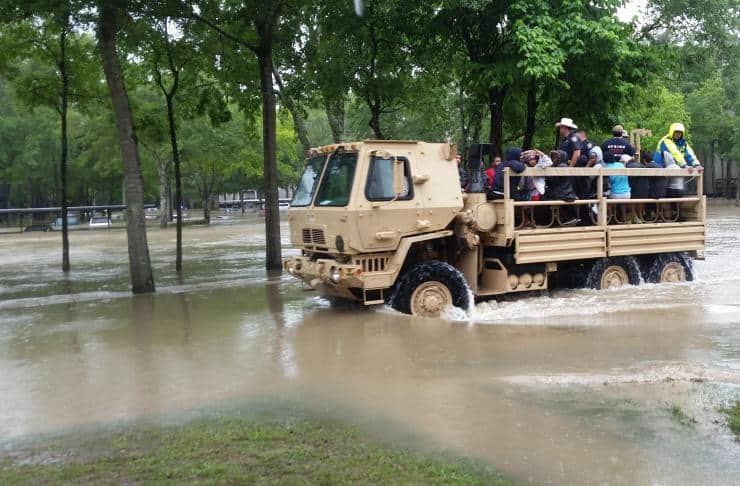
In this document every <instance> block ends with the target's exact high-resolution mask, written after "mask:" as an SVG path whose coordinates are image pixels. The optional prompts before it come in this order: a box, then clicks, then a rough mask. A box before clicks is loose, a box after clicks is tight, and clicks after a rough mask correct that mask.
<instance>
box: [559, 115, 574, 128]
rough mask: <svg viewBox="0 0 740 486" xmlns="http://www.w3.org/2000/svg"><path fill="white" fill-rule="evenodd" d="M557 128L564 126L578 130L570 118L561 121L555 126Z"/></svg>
mask: <svg viewBox="0 0 740 486" xmlns="http://www.w3.org/2000/svg"><path fill="white" fill-rule="evenodd" d="M555 126H556V127H559V126H564V127H568V128H573V129H576V128H578V127H577V126H576V124H575V123H573V120H571V119H570V118H561V119H560V121H559V122H558V123H556V124H555Z"/></svg>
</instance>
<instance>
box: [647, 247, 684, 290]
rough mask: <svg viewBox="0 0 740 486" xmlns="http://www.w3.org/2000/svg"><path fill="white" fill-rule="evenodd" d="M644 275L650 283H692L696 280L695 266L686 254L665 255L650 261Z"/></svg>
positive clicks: (657, 256)
mask: <svg viewBox="0 0 740 486" xmlns="http://www.w3.org/2000/svg"><path fill="white" fill-rule="evenodd" d="M643 273H644V276H645V281H646V282H650V283H668V282H690V281H692V280H694V265H693V263H692V261H691V258H689V256H688V255H686V254H685V253H664V254H662V255H656V256H655V257H654V258H653V259H652V260H650V261H649V263H648V264H647V265H646V270H645V272H643Z"/></svg>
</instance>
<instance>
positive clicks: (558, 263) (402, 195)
mask: <svg viewBox="0 0 740 486" xmlns="http://www.w3.org/2000/svg"><path fill="white" fill-rule="evenodd" d="M455 155H456V147H455V146H454V145H453V144H447V143H424V142H418V141H389V140H382V141H364V142H357V143H342V144H336V145H330V146H326V147H319V148H316V149H312V150H311V151H310V155H309V157H308V159H307V161H306V166H305V170H304V172H303V175H302V177H301V179H300V182H299V185H298V188H297V190H296V191H295V196H294V197H293V200H292V202H291V207H290V209H289V212H288V219H289V223H290V238H291V243H292V245H293V246H294V247H296V248H299V249H300V250H301V255H300V256H296V257H292V258H289V259H287V260H285V262H284V268H285V270H286V271H287V272H289V273H290V274H291V275H294V276H295V277H297V278H299V279H301V280H302V281H303V282H305V284H307V285H308V286H310V287H311V288H313V289H316V290H318V291H319V292H320V293H321V295H323V296H326V297H328V298H332V299H335V298H338V299H349V300H354V301H359V302H361V303H362V304H365V305H374V304H383V303H386V304H389V305H391V306H392V307H393V308H395V309H397V310H399V311H401V312H404V313H410V314H413V315H417V316H430V317H434V316H439V315H440V314H442V313H443V312H444V311H445V310H446V309H447V308H448V307H449V306H456V307H460V308H462V309H465V310H467V309H468V308H469V307H470V306H471V305H472V304H473V302H474V299H475V300H480V299H484V298H490V297H495V296H500V295H503V294H509V293H514V292H531V291H542V290H547V289H549V288H552V287H553V286H556V285H558V286H562V285H567V286H583V287H591V288H596V289H606V288H613V287H619V286H622V285H627V284H631V285H637V284H639V283H641V281H646V282H654V283H657V282H674V281H685V280H691V279H692V278H693V266H692V258H701V256H702V252H703V249H704V243H705V227H704V219H705V214H706V200H705V197H704V196H703V195H702V193H701V190H702V189H701V188H702V184H701V182H702V181H701V174H700V173H697V172H692V171H690V170H689V169H685V170H667V169H593V168H548V169H527V170H526V171H525V172H524V173H522V174H517V175H516V177H519V176H521V175H524V176H535V177H547V178H552V177H573V176H577V177H590V178H594V179H595V183H596V185H597V188H598V189H597V194H596V197H595V198H594V199H588V200H576V201H573V202H565V201H514V200H513V199H512V198H511V197H510V194H511V190H512V189H511V187H510V185H511V180H516V179H515V178H514V177H505V191H504V192H505V197H504V199H502V200H486V195H485V194H484V193H482V192H481V191H478V192H466V191H464V190H463V189H462V188H461V184H460V176H459V172H458V167H457V163H456V162H455ZM478 164H479V162H475V163H472V162H471V163H470V165H471V166H474V167H476V169H475V171H476V173H480V171H479V170H478V169H477V167H478ZM507 171H508V169H507ZM609 175H628V176H631V177H653V178H661V177H674V178H675V177H680V178H693V177H697V178H698V179H699V181H698V183H697V184H696V188H697V189H696V193H695V194H694V195H691V196H686V197H683V198H674V199H660V200H657V199H644V200H643V199H640V200H636V199H630V200H620V199H608V198H607V197H605V195H604V189H603V188H604V184H603V181H604V178H605V177H607V176H609ZM594 179H592V181H594ZM468 190H470V186H469V187H468ZM638 204H639V205H644V206H646V207H651V208H652V212H651V214H652V219H651V220H649V221H645V222H643V223H642V224H632V223H628V222H627V221H628V220H630V216H629V215H630V211H632V210H633V208H634V207H635V205H638ZM566 208H567V209H566ZM577 208H580V214H581V215H582V216H586V217H587V218H589V219H590V221H589V222H588V223H589V224H588V225H586V226H573V227H567V226H562V225H561V224H560V221H561V220H562V219H565V218H561V217H560V215H561V213H563V212H567V211H575V210H576V209H577ZM525 212H529V213H525ZM535 213H537V214H536V217H537V219H538V221H539V224H538V225H537V227H536V228H531V229H530V228H526V229H525V227H524V226H523V225H522V221H523V220H524V219H525V218H524V215H525V214H531V215H534V214H535Z"/></svg>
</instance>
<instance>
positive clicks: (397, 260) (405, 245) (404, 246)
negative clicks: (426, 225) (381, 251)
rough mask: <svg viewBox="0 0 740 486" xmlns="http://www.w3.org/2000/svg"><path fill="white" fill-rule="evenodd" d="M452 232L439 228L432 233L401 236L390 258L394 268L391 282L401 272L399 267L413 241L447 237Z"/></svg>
mask: <svg viewBox="0 0 740 486" xmlns="http://www.w3.org/2000/svg"><path fill="white" fill-rule="evenodd" d="M452 234H453V232H452V230H441V231H435V232H433V233H424V234H421V235H416V236H407V237H406V238H402V239H401V243H399V245H398V249H396V253H395V255H393V258H391V265H392V268H394V271H393V278H392V279H391V280H392V283H395V282H396V279H397V278H398V274H399V273H400V272H401V268H402V267H403V263H404V262H405V261H406V256H407V255H408V253H409V250H410V249H411V247H412V246H413V244H414V243H418V242H420V241H429V240H436V239H441V238H447V237H448V236H452Z"/></svg>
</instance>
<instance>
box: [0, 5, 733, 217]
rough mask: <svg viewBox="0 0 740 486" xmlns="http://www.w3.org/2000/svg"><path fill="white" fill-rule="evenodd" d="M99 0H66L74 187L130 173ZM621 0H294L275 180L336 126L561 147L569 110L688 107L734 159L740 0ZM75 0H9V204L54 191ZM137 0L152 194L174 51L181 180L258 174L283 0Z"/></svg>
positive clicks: (73, 193)
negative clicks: (99, 37) (639, 12)
mask: <svg viewBox="0 0 740 486" xmlns="http://www.w3.org/2000/svg"><path fill="white" fill-rule="evenodd" d="M93 3H94V2H88V1H83V0H79V1H78V0H72V1H71V2H70V4H69V5H70V6H71V13H72V17H71V18H72V29H71V31H70V35H69V37H68V52H69V57H70V63H69V66H68V68H69V71H70V76H71V78H70V81H71V100H70V101H71V112H70V126H69V130H70V132H69V140H70V154H69V156H70V167H69V172H70V197H71V199H72V201H73V202H75V203H84V202H92V201H93V200H94V201H96V202H118V201H120V192H121V184H120V177H121V167H120V150H119V148H118V146H117V145H118V141H117V136H116V131H115V124H114V119H113V116H112V114H111V109H110V106H109V105H108V102H107V95H106V93H105V90H104V89H103V88H104V83H103V82H102V79H103V78H102V73H101V69H100V59H99V56H98V53H97V51H96V45H95V42H94V40H93V38H92V37H91V35H90V28H91V24H90V23H89V21H88V20H89V19H88V18H87V17H90V10H89V7H90V6H91V5H93ZM621 3H622V2H620V1H618V0H600V1H596V2H593V1H586V0H568V1H564V0H507V1H504V2H494V1H491V0H442V1H439V2H407V1H400V2H399V1H391V0H379V1H376V2H366V3H365V7H366V8H365V10H364V13H363V15H362V16H357V15H355V13H354V11H353V9H352V5H351V3H348V2H344V1H340V0H329V1H327V2H319V3H316V2H302V1H299V0H290V1H289V2H285V3H283V4H282V9H281V10H280V11H279V12H278V14H279V18H280V21H279V22H278V23H277V24H276V25H275V26H274V28H275V31H274V33H273V34H274V39H273V44H274V45H273V47H274V59H273V64H274V68H275V69H274V70H275V73H276V77H275V80H274V81H275V84H274V87H275V89H276V90H277V91H279V92H280V97H279V101H278V104H279V109H278V112H279V114H278V120H277V149H276V150H277V154H276V158H277V169H278V171H277V172H278V179H279V183H280V185H281V186H291V185H292V184H294V183H295V181H296V178H297V177H298V173H299V172H300V166H301V162H302V159H303V156H304V154H303V145H304V144H305V143H306V140H308V141H310V143H311V144H313V145H322V144H327V143H330V142H331V141H332V140H333V139H337V138H340V139H344V140H352V139H363V138H371V137H378V136H382V137H386V138H404V139H422V140H430V141H439V140H452V141H456V142H457V143H458V145H459V146H460V147H461V148H464V147H465V146H466V145H467V144H468V143H470V142H472V141H480V140H481V139H488V138H489V137H490V136H491V134H494V133H497V132H496V130H498V129H499V128H500V135H498V134H497V135H496V136H497V137H499V138H500V143H501V144H502V145H509V144H519V143H521V140H522V137H523V135H524V133H525V127H527V122H528V121H529V122H531V121H532V120H534V122H535V132H534V134H533V137H534V142H535V145H537V146H539V147H541V148H543V149H548V148H550V147H551V146H552V144H553V141H554V140H553V139H554V135H553V123H554V122H555V121H556V120H558V119H559V118H560V117H562V116H569V117H571V118H574V119H575V120H576V122H577V123H578V124H579V126H583V127H584V128H586V129H587V130H588V131H589V136H590V138H592V139H593V140H595V141H597V142H600V141H601V139H602V138H606V137H607V136H608V135H609V129H610V127H611V126H612V125H613V124H615V123H621V124H623V125H624V126H625V127H627V128H628V129H632V128H637V127H642V128H648V129H650V130H652V132H653V136H652V137H650V138H647V139H644V140H643V147H644V148H647V149H653V148H654V146H655V145H656V143H657V141H658V139H659V138H660V137H661V136H663V135H664V134H665V132H666V130H667V128H668V126H669V125H670V124H671V123H673V122H676V121H681V122H683V123H684V124H686V125H690V130H689V137H690V141H691V143H692V145H694V146H695V147H696V148H697V150H699V151H700V152H701V154H702V155H701V157H702V158H703V159H706V157H707V155H706V154H707V153H708V152H709V151H710V150H713V151H714V152H713V153H715V155H716V156H717V157H719V158H721V160H722V161H730V162H731V161H736V160H738V159H739V158H740V126H739V125H740V124H738V121H737V115H736V114H737V113H738V110H740V102H739V101H738V100H739V99H740V96H738V94H740V74H739V73H738V58H740V55H738V53H740V47H739V46H738V39H737V36H736V35H733V34H732V33H733V32H735V33H736V32H737V23H738V19H737V16H736V15H732V13H733V12H737V8H738V5H737V0H711V1H708V2H699V1H694V0H661V1H656V2H650V9H649V12H648V15H647V17H645V18H642V19H640V20H641V21H640V23H639V25H638V24H634V25H633V24H630V23H622V22H620V21H618V20H617V18H616V15H615V13H616V8H617V7H618V6H619V5H620V4H621ZM62 5H63V4H62V3H59V2H52V1H51V0H32V1H30V2H13V1H10V0H0V49H2V51H3V52H5V53H6V55H5V56H3V57H2V59H0V102H1V103H2V106H0V143H1V145H2V146H0V179H2V182H3V183H10V185H11V199H12V203H13V204H18V205H27V204H32V203H34V204H36V203H38V204H41V203H44V204H46V203H51V202H53V200H54V194H55V191H56V189H57V185H58V181H57V179H58V175H57V172H58V171H57V170H56V169H55V165H54V164H55V163H56V162H58V160H59V157H58V155H57V151H58V150H59V141H58V140H57V138H58V136H59V129H58V127H57V124H58V119H55V117H58V114H57V113H56V110H57V109H58V108H59V101H60V100H59V96H58V92H59V76H58V75H57V66H56V65H55V62H54V59H55V58H56V57H57V56H58V54H59V52H58V50H59V42H58V41H59V39H58V34H59V23H58V19H59V15H60V12H61V11H60V6H62ZM126 5H127V12H126V18H125V19H123V21H122V22H121V26H122V29H121V30H122V31H121V42H120V49H121V51H122V53H121V54H122V55H121V56H120V57H121V59H122V61H123V64H124V65H123V68H124V70H125V71H126V79H127V82H128V84H129V86H128V90H129V94H130V96H131V102H132V107H133V115H134V118H135V122H136V128H137V132H138V137H139V141H140V143H141V147H142V160H143V164H144V166H143V170H144V177H145V191H146V194H147V199H148V200H150V201H154V200H155V199H156V198H157V195H158V187H157V183H158V170H157V169H158V167H162V164H165V165H166V164H167V163H168V160H169V159H170V158H171V148H170V146H169V132H168V125H167V118H166V111H165V97H164V95H163V94H162V92H161V88H162V86H164V87H165V90H167V89H171V88H172V87H173V86H174V82H175V72H174V71H173V67H174V68H175V70H177V74H178V77H179V79H178V83H179V85H178V90H177V94H176V95H175V97H174V102H175V113H176V123H177V129H178V135H179V137H180V141H181V145H182V149H183V163H184V167H183V177H184V179H185V182H186V184H185V187H184V190H185V193H186V194H185V198H186V199H188V200H197V199H200V198H201V197H202V192H203V189H204V187H205V188H206V189H208V187H210V188H211V190H212V191H215V192H219V191H230V192H238V191H240V190H244V189H248V188H250V189H258V190H262V189H263V188H264V187H263V186H264V180H263V179H264V178H263V175H264V152H263V147H262V136H263V134H262V122H261V121H260V115H261V109H260V106H261V96H260V78H259V70H258V62H257V57H256V56H255V53H256V52H257V51H259V50H260V49H261V45H260V39H261V38H262V37H261V35H262V32H261V31H260V30H259V29H260V28H261V27H260V25H262V24H261V23H260V22H262V21H264V20H265V19H267V17H266V16H268V15H269V13H270V11H269V8H270V5H273V6H274V5H276V4H275V3H274V2H230V1H229V2H221V1H216V0H208V1H204V2H198V9H195V10H193V9H192V8H191V6H190V5H191V4H189V3H186V2H178V1H174V2H173V1H153V2H140V1H132V2H127V3H126ZM273 13H274V12H273ZM245 19H247V20H248V21H245ZM214 25H215V26H216V27H217V28H214ZM677 25H678V26H680V28H679V27H677ZM733 29H734V30H733ZM170 58H171V59H170ZM170 61H172V62H170ZM158 76H159V77H158ZM159 81H161V85H162V86H160V82H159ZM494 95H495V96H494ZM532 95H534V100H535V106H534V107H533V108H532V107H530V108H531V111H530V112H529V113H528V110H527V108H528V101H531V99H532ZM492 110H493V111H496V110H499V111H500V113H498V114H499V115H500V117H499V119H496V117H493V119H492V117H491V111H492ZM528 115H529V116H528ZM499 123H500V127H497V126H496V125H497V124H499ZM168 170H170V169H168ZM206 192H207V191H206Z"/></svg>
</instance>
